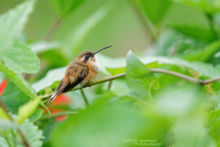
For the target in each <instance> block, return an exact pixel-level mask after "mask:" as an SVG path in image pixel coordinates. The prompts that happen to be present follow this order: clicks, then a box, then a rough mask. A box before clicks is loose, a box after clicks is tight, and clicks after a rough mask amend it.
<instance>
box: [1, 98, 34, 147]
mask: <svg viewBox="0 0 220 147" xmlns="http://www.w3.org/2000/svg"><path fill="white" fill-rule="evenodd" d="M0 106H1V107H2V109H3V110H4V111H5V114H6V115H7V117H8V119H9V120H10V121H11V123H13V124H16V122H15V120H14V119H13V117H12V116H11V115H10V113H9V111H8V109H7V107H6V106H5V104H4V103H3V101H2V100H0ZM17 131H18V134H19V135H20V136H21V139H22V140H23V144H24V145H25V147H30V144H29V143H28V141H27V139H26V137H25V136H24V134H23V132H22V131H21V129H20V128H19V127H17Z"/></svg>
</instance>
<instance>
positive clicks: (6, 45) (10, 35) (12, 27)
mask: <svg viewBox="0 0 220 147" xmlns="http://www.w3.org/2000/svg"><path fill="white" fill-rule="evenodd" d="M34 3H35V0H27V1H25V2H24V3H22V4H20V5H18V6H17V7H16V8H14V9H12V10H10V11H8V12H6V13H4V14H3V15H1V16H0V28H4V29H1V30H0V45H1V48H0V56H1V55H3V53H4V51H7V50H8V49H11V48H12V45H13V43H14V40H15V39H18V36H19V35H20V34H21V32H22V30H23V28H24V25H25V23H26V21H27V19H28V16H29V15H30V13H31V12H32V10H33V6H34Z"/></svg>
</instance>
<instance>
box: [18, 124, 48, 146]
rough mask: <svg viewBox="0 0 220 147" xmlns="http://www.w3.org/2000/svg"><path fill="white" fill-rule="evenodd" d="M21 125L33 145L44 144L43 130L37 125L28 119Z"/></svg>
mask: <svg viewBox="0 0 220 147" xmlns="http://www.w3.org/2000/svg"><path fill="white" fill-rule="evenodd" d="M20 127H21V131H22V132H23V134H24V136H25V137H26V138H27V140H28V143H29V144H30V146H31V147H41V146H42V144H43V143H42V140H43V139H44V137H43V132H42V131H41V130H40V129H39V128H38V127H37V126H35V125H34V124H33V123H31V122H29V121H28V120H26V121H25V122H24V123H23V124H22V125H21V126H20Z"/></svg>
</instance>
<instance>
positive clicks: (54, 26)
mask: <svg viewBox="0 0 220 147" xmlns="http://www.w3.org/2000/svg"><path fill="white" fill-rule="evenodd" d="M61 22H62V18H61V17H55V18H54V20H53V23H52V25H51V27H50V29H49V31H48V33H47V35H46V37H45V40H46V41H50V40H51V39H52V37H53V35H54V33H55V31H56V29H57V28H58V26H59V25H60V24H61Z"/></svg>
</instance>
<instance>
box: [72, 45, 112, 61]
mask: <svg viewBox="0 0 220 147" xmlns="http://www.w3.org/2000/svg"><path fill="white" fill-rule="evenodd" d="M109 47H111V46H107V47H104V48H102V49H99V50H98V51H96V52H91V51H86V52H83V53H81V54H80V55H79V56H78V57H77V58H76V61H77V62H79V63H82V64H89V63H94V62H96V59H95V55H96V54H97V53H98V52H100V51H102V50H104V49H107V48H109Z"/></svg>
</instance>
